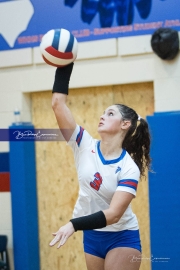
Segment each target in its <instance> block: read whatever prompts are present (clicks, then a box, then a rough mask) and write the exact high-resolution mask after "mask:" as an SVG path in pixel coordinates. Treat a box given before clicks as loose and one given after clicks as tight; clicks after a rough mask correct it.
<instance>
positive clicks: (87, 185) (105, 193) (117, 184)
mask: <svg viewBox="0 0 180 270" xmlns="http://www.w3.org/2000/svg"><path fill="white" fill-rule="evenodd" d="M100 143H101V142H100V141H98V140H96V139H93V138H92V137H91V136H90V135H89V133H88V132H87V131H86V130H84V129H83V128H82V127H80V126H78V125H77V126H76V129H75V131H74V133H73V135H72V137H71V139H70V141H69V142H68V145H70V146H71V147H72V149H73V152H74V158H75V164H76V169H77V174H78V179H79V196H78V199H77V202H76V204H75V207H74V211H73V218H76V217H81V216H86V215H90V214H93V213H95V212H98V211H100V210H106V209H108V208H109V206H110V203H111V200H112V197H113V195H114V193H115V192H116V191H118V190H120V191H125V192H130V193H132V194H133V195H135V196H136V190H137V184H138V180H139V177H140V172H139V169H138V167H137V165H136V164H135V162H134V161H133V159H132V158H131V156H130V155H129V154H128V153H127V152H126V151H125V150H123V151H122V153H121V155H120V157H119V158H117V159H113V160H105V159H104V157H103V155H102V153H101V151H100ZM138 228H139V226H138V221H137V218H136V215H135V214H134V213H133V212H132V209H131V204H130V205H129V206H128V207H127V209H126V211H125V212H124V214H123V216H122V217H121V218H120V220H119V221H118V222H117V223H115V224H112V225H108V226H106V227H105V228H102V229H98V230H100V231H122V230H126V229H129V230H137V229H138Z"/></svg>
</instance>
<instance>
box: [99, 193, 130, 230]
mask: <svg viewBox="0 0 180 270" xmlns="http://www.w3.org/2000/svg"><path fill="white" fill-rule="evenodd" d="M134 197H135V196H134V195H133V194H131V193H129V192H124V191H116V192H115V194H114V196H113V198H112V201H111V203H110V206H109V208H108V209H107V210H104V211H103V213H104V215H105V217H106V224H107V225H111V224H114V223H117V222H118V221H119V219H120V218H121V217H122V215H123V214H124V212H125V211H126V209H127V207H128V205H129V204H130V203H131V201H132V199H133V198H134Z"/></svg>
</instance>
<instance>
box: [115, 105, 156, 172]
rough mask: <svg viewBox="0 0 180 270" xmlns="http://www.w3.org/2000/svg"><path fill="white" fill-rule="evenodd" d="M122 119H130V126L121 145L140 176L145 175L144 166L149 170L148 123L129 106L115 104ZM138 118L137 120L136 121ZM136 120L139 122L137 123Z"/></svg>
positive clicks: (149, 140)
mask: <svg viewBox="0 0 180 270" xmlns="http://www.w3.org/2000/svg"><path fill="white" fill-rule="evenodd" d="M116 106H117V107H118V109H119V111H120V113H121V115H122V118H123V120H130V121H131V126H130V128H129V130H128V132H127V134H126V136H125V139H124V141H123V144H122V147H123V148H124V149H125V150H126V151H127V152H128V153H129V154H130V155H131V157H132V159H133V160H134V162H135V163H136V164H137V166H138V168H139V170H140V173H141V176H145V170H146V168H147V169H148V170H150V163H151V158H150V142H151V139H150V133H149V127H148V123H147V122H146V120H145V119H143V118H140V117H138V114H137V113H136V112H135V111H134V110H133V109H131V108H129V107H127V106H125V105H122V104H116ZM138 120H139V121H138ZM137 122H139V124H138V125H137Z"/></svg>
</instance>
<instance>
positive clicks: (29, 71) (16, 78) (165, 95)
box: [0, 35, 180, 250]
mask: <svg viewBox="0 0 180 270" xmlns="http://www.w3.org/2000/svg"><path fill="white" fill-rule="evenodd" d="M150 38H151V36H150V35H146V36H139V37H126V38H119V39H106V40H100V41H92V42H85V43H79V51H78V58H77V60H76V61H75V65H74V70H73V74H72V77H71V81H70V88H80V87H89V86H102V85H112V84H126V83H136V82H137V83H138V82H149V81H152V82H154V96H155V111H156V112H161V111H174V110H180V89H179V83H180V56H179V55H178V56H177V57H176V59H175V60H173V61H163V60H161V59H160V58H158V57H157V56H156V55H155V54H154V53H153V52H152V50H151V46H150ZM54 72H55V68H54V67H51V66H48V65H47V64H45V63H44V61H43V59H42V57H41V55H40V51H39V48H32V49H31V48H27V49H19V50H11V51H2V52H0V128H7V127H8V126H9V125H11V123H12V122H13V121H14V117H13V111H14V109H15V107H18V108H19V109H20V111H21V115H22V121H31V100H30V95H29V93H31V92H34V91H45V90H51V89H52V85H53V80H54ZM8 151H9V145H8V142H0V152H8ZM10 200H11V197H10V194H9V193H3V194H2V193H0V206H3V207H1V208H0V217H1V219H0V220H1V222H0V234H3V233H6V234H7V235H8V236H9V243H8V247H9V250H11V249H12V226H11V201H10Z"/></svg>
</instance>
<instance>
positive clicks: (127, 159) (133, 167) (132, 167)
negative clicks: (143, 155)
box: [123, 151, 140, 172]
mask: <svg viewBox="0 0 180 270" xmlns="http://www.w3.org/2000/svg"><path fill="white" fill-rule="evenodd" d="M123 168H124V170H128V171H136V172H140V171H139V168H138V166H137V164H136V163H135V161H134V160H133V159H132V157H131V156H130V154H129V153H128V152H127V151H126V154H125V156H124V162H123Z"/></svg>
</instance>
